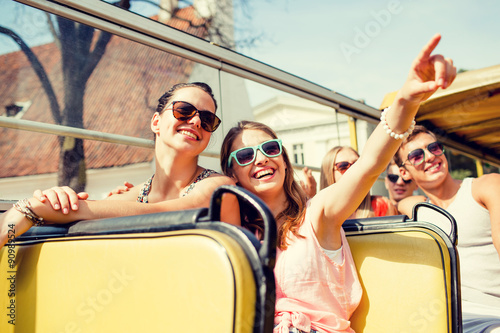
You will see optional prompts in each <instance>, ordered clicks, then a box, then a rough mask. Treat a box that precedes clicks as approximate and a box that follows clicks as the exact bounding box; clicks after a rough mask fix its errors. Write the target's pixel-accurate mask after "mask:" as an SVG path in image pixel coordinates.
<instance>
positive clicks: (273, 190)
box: [221, 35, 456, 333]
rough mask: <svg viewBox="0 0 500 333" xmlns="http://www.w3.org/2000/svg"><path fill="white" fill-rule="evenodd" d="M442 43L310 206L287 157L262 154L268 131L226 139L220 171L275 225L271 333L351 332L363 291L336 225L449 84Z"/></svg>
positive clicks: (249, 129)
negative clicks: (421, 110)
mask: <svg viewBox="0 0 500 333" xmlns="http://www.w3.org/2000/svg"><path fill="white" fill-rule="evenodd" d="M440 38H441V37H440V36H439V35H436V36H434V37H433V38H432V39H431V41H430V42H429V43H428V44H427V45H426V46H425V47H424V48H423V49H422V51H421V53H420V54H419V56H418V57H417V58H416V59H415V61H414V62H413V64H412V68H411V70H410V73H409V75H408V78H407V80H406V82H405V84H404V85H403V87H402V88H401V89H400V90H399V92H398V94H397V96H396V98H395V101H394V104H393V105H392V106H391V108H390V109H388V110H385V111H384V112H383V113H382V116H381V124H379V125H378V126H377V128H376V129H375V130H374V132H373V133H372V135H371V136H370V138H369V140H368V141H367V143H366V145H365V147H364V149H363V154H362V155H361V156H360V158H359V159H358V160H357V162H356V163H355V164H353V165H352V166H351V167H350V168H349V169H348V170H347V171H346V172H345V173H344V175H343V176H342V178H341V179H339V180H338V182H337V183H335V184H333V185H330V186H328V187H326V188H324V189H323V190H321V191H320V192H318V193H317V194H316V195H315V196H314V197H313V198H311V199H310V200H307V199H306V196H305V193H304V192H303V190H302V189H301V187H300V185H299V184H298V183H297V182H296V181H295V179H294V172H293V170H292V165H291V163H290V159H289V157H288V154H287V152H286V149H285V148H282V152H281V154H277V153H276V154H271V153H270V152H269V151H266V149H265V147H266V146H265V143H266V142H269V141H273V140H276V139H278V138H277V136H276V134H275V133H274V131H273V130H272V129H270V128H269V127H268V126H266V125H264V124H261V123H256V122H248V121H246V122H245V121H244V122H240V123H239V124H238V125H237V126H235V127H233V128H232V129H231V130H229V132H228V134H227V135H226V138H225V139H224V142H223V144H222V148H221V168H222V170H223V171H224V173H225V174H226V175H228V176H230V177H232V178H234V180H235V181H236V182H237V184H238V185H240V186H242V187H244V188H245V189H247V190H249V191H250V192H252V193H254V194H256V195H257V196H259V197H260V198H261V199H262V200H263V201H264V202H265V203H266V204H267V205H268V206H269V208H270V210H271V211H272V213H273V214H274V216H275V218H276V222H277V227H278V250H277V256H276V266H275V269H274V272H275V279H276V308H275V325H276V326H275V329H274V332H275V333H288V332H353V330H352V329H351V327H350V321H349V318H350V316H351V315H352V313H353V312H354V310H355V309H356V307H357V306H358V304H359V302H360V300H361V296H362V288H361V284H360V282H359V279H358V276H357V273H356V268H355V265H354V261H353V259H352V255H351V253H350V250H349V244H348V243H347V240H346V238H345V234H344V232H343V229H342V223H343V222H344V221H345V220H346V219H347V218H349V217H350V216H351V214H352V213H354V211H355V210H356V209H357V208H358V206H359V205H360V203H361V202H362V201H363V198H364V197H365V196H366V195H367V193H368V192H369V191H370V188H371V187H372V186H373V184H374V183H375V181H376V180H377V178H378V177H379V175H380V174H381V173H382V172H383V171H384V169H385V167H386V166H387V164H388V163H389V161H390V160H391V158H392V157H393V155H394V153H395V152H396V150H397V148H398V147H399V145H400V143H401V139H402V138H404V137H406V136H407V135H408V134H409V133H410V132H411V130H412V128H413V126H414V121H413V118H414V117H415V114H416V113H417V111H418V107H419V104H420V103H421V102H423V101H425V100H426V99H427V98H428V97H429V96H430V95H432V94H433V93H434V92H435V91H436V90H437V89H438V88H446V87H447V86H448V85H449V84H451V82H452V81H453V80H454V78H455V75H456V69H455V67H454V66H453V62H452V61H451V60H450V59H445V58H444V57H442V56H440V55H434V56H431V53H432V51H433V50H434V48H435V47H436V46H437V44H438V43H439V40H440ZM245 148H251V149H246V150H244V149H245ZM241 152H244V153H245V154H242V153H241ZM264 152H265V153H264ZM238 153H240V154H239V155H238ZM235 160H236V163H235V162H234V161H235ZM388 325H389V326H390V323H388Z"/></svg>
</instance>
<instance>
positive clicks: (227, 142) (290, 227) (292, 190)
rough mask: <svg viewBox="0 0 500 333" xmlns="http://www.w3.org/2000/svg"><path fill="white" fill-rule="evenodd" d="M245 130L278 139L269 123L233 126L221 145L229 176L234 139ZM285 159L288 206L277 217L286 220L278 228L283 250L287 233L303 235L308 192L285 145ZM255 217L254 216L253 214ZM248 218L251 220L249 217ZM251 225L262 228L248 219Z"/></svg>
mask: <svg viewBox="0 0 500 333" xmlns="http://www.w3.org/2000/svg"><path fill="white" fill-rule="evenodd" d="M245 130H259V131H262V132H264V133H267V134H268V135H269V136H271V137H272V138H273V139H277V138H278V136H277V135H276V133H275V132H274V131H273V130H272V129H271V128H270V127H268V126H267V125H264V124H262V123H259V122H255V121H245V120H244V121H240V122H239V123H238V124H237V125H236V126H234V127H233V128H231V129H230V130H229V132H228V133H227V135H226V137H225V138H224V142H223V143H222V147H221V154H220V156H221V158H220V163H221V169H222V171H223V172H224V174H225V175H227V176H229V177H234V173H233V170H232V168H233V166H234V165H236V164H237V163H232V165H231V166H230V167H228V165H227V163H228V160H229V155H230V154H231V152H232V146H233V142H234V140H235V139H236V138H237V137H238V135H240V134H241V133H242V132H243V131H245ZM282 156H283V161H284V162H285V165H286V172H285V181H284V184H283V190H284V191H285V195H286V198H287V206H286V207H285V209H284V210H283V211H282V212H280V213H279V214H278V215H277V216H275V219H276V220H277V221H279V220H280V219H285V221H284V222H283V223H282V224H281V226H280V227H279V228H278V247H279V248H280V249H281V250H285V249H286V248H287V247H288V242H287V235H288V233H289V232H291V233H292V234H293V235H295V236H296V237H303V236H301V235H300V234H299V232H298V231H299V228H300V226H301V225H302V223H303V221H304V216H305V211H306V209H305V208H306V200H307V199H306V194H305V193H304V191H303V190H302V188H301V187H300V185H299V184H298V183H297V182H296V181H295V178H294V173H293V167H292V163H290V158H289V157H288V153H287V151H286V149H285V147H283V153H282ZM242 216H246V218H248V216H249V213H248V212H244V213H243V215H242ZM252 218H253V216H252ZM248 220H251V219H250V218H248ZM246 222H247V223H249V224H250V225H249V226H248V227H249V229H251V230H252V229H258V228H262V226H259V225H257V224H255V223H253V222H252V221H246Z"/></svg>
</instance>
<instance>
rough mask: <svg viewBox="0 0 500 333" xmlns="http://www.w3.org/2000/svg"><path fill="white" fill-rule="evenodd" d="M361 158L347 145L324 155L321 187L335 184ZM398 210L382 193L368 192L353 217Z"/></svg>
mask: <svg viewBox="0 0 500 333" xmlns="http://www.w3.org/2000/svg"><path fill="white" fill-rule="evenodd" d="M358 159H359V154H358V153H357V152H356V151H355V150H354V149H352V148H351V147H347V146H336V147H333V148H332V149H330V150H329V151H328V152H327V153H326V154H325V157H323V161H322V163H321V171H320V189H324V188H326V187H328V186H330V185H332V184H335V183H336V182H338V181H339V179H340V178H341V177H342V176H343V175H344V174H345V173H346V171H347V170H348V169H349V168H350V167H351V166H352V165H354V163H355V162H356V161H357V160H358ZM397 214H398V211H397V209H396V207H395V206H394V205H393V204H392V202H391V201H390V200H389V199H388V198H386V197H384V196H381V195H370V193H368V194H367V195H366V196H365V198H364V199H363V202H361V204H360V205H359V207H358V209H356V211H355V212H354V213H353V215H352V216H351V218H367V217H376V216H390V215H397Z"/></svg>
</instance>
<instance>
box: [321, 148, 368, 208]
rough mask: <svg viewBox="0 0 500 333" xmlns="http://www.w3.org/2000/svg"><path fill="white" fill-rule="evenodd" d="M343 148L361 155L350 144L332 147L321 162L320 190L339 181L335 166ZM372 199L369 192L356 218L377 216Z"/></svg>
mask: <svg viewBox="0 0 500 333" xmlns="http://www.w3.org/2000/svg"><path fill="white" fill-rule="evenodd" d="M343 149H350V150H352V151H353V152H354V153H355V154H356V155H358V157H359V154H358V152H357V151H356V150H354V149H353V148H351V147H349V146H335V147H333V148H332V149H330V150H329V151H328V152H327V153H326V155H325V157H323V161H322V162H321V172H320V180H319V185H320V190H322V189H324V188H326V187H328V186H330V185H332V184H335V183H336V182H337V180H336V179H335V172H334V169H333V168H334V165H335V163H336V162H337V155H338V154H339V152H340V151H341V150H343ZM371 201H372V200H371V195H370V193H369V192H368V194H367V195H366V197H365V198H364V199H363V202H361V204H360V205H359V207H358V208H357V209H356V215H355V216H356V218H366V217H373V216H375V213H374V212H373V209H372V202H371Z"/></svg>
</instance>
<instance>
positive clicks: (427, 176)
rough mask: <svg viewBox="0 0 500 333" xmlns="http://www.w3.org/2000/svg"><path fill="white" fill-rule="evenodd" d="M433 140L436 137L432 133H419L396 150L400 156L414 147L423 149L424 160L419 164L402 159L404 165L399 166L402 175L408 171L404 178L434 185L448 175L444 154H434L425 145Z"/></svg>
mask: <svg viewBox="0 0 500 333" xmlns="http://www.w3.org/2000/svg"><path fill="white" fill-rule="evenodd" d="M435 141H436V138H435V137H434V136H433V135H430V134H428V133H419V134H418V135H416V136H415V137H414V138H413V139H412V141H410V142H407V143H406V144H405V145H403V146H402V147H401V149H400V151H399V152H398V154H400V155H399V156H400V157H405V156H408V154H409V153H410V152H411V151H413V150H415V149H423V150H424V162H423V163H422V164H420V165H417V166H414V165H412V164H411V163H410V162H409V161H406V158H404V159H403V161H406V162H405V163H404V167H401V168H400V172H401V175H403V177H405V175H406V173H409V174H410V175H409V177H406V178H413V179H414V180H415V181H416V182H417V183H418V184H425V183H427V184H430V183H435V185H436V186H441V183H442V182H444V181H445V179H446V177H447V176H448V175H449V172H448V160H447V159H446V156H445V155H444V154H443V155H441V156H435V155H434V154H432V153H430V152H429V151H428V150H427V148H426V147H427V146H428V145H429V144H430V143H432V142H435Z"/></svg>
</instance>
